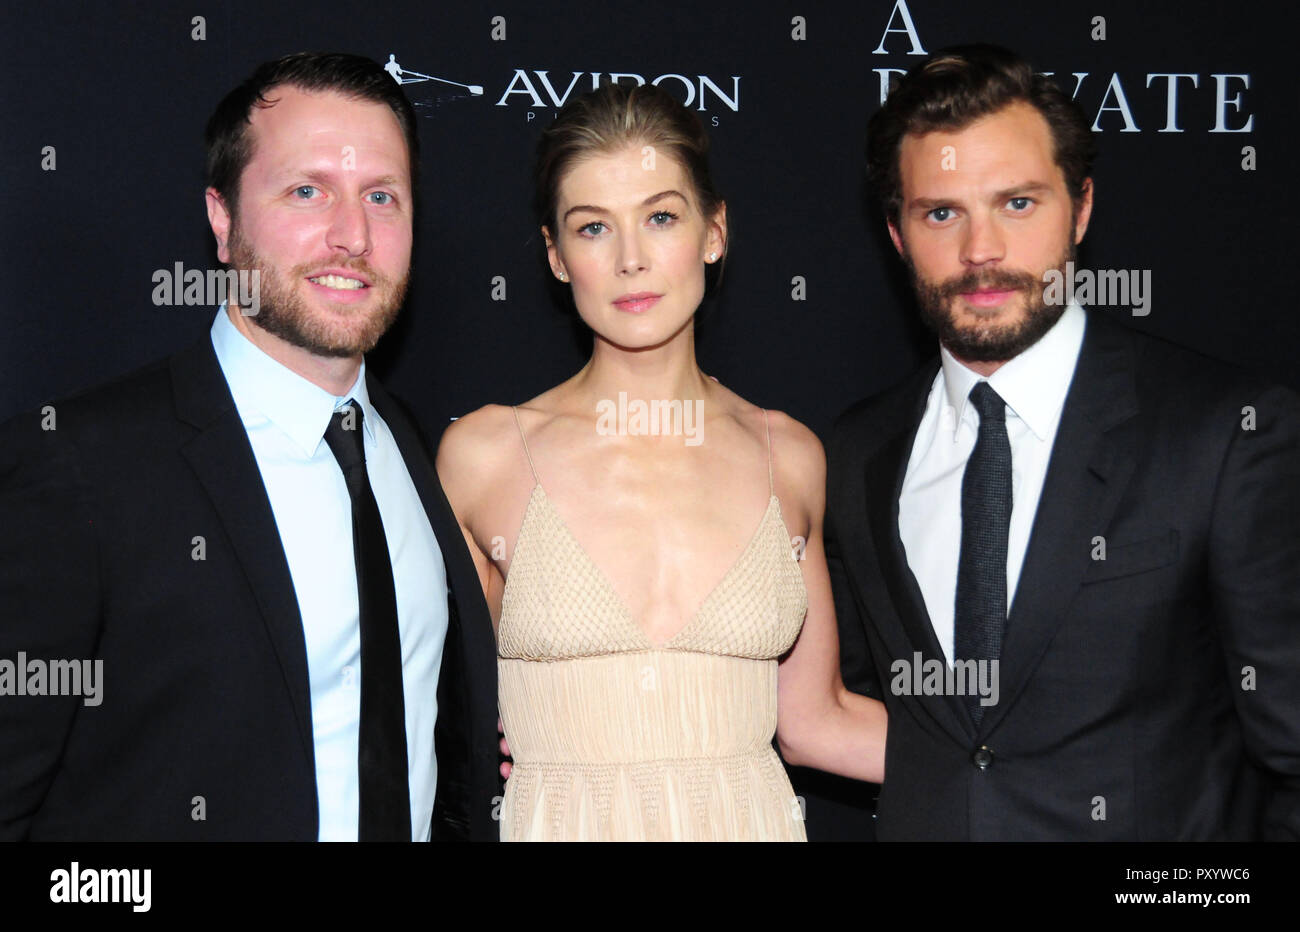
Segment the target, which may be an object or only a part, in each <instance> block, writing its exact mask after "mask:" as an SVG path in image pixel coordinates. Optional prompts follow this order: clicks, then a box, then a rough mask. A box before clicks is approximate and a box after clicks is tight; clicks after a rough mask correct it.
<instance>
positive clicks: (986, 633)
mask: <svg viewBox="0 0 1300 932" xmlns="http://www.w3.org/2000/svg"><path fill="white" fill-rule="evenodd" d="M970 400H971V403H972V404H973V405H974V406H975V409H976V410H977V411H979V415H980V429H979V438H978V439H977V440H976V441H975V449H974V450H972V451H971V455H970V459H968V460H967V461H966V472H965V474H964V475H963V476H962V480H961V557H960V558H959V559H958V562H957V605H956V614H955V625H954V627H955V630H954V638H953V639H954V642H955V653H956V657H955V658H954V660H995V659H997V658H998V656H999V655H1000V654H1001V653H1002V629H1003V627H1004V626H1005V625H1006V621H1007V536H1008V533H1009V530H1010V527H1011V442H1010V441H1009V440H1008V439H1007V412H1006V403H1005V402H1004V401H1003V400H1002V397H1001V396H1000V395H999V394H998V393H997V392H995V391H994V390H993V389H992V387H991V386H990V385H989V383H988V382H980V383H979V384H977V385H976V386H975V387H974V388H973V389H971V393H970ZM965 698H966V706H967V708H969V709H970V713H971V718H973V719H974V720H975V724H976V725H979V723H980V719H981V718H983V715H984V707H983V706H982V705H980V696H979V693H978V691H977V690H974V689H969V688H968V689H967V690H966V697H965Z"/></svg>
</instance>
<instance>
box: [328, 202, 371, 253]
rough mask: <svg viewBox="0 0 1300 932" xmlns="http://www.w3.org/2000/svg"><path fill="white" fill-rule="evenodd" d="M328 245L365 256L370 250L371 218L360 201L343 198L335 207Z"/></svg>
mask: <svg viewBox="0 0 1300 932" xmlns="http://www.w3.org/2000/svg"><path fill="white" fill-rule="evenodd" d="M326 237H327V239H328V243H327V245H328V246H329V247H330V248H331V249H342V250H344V251H345V252H347V254H348V255H349V256H364V255H365V254H366V253H368V252H370V218H369V217H367V216H366V209H365V207H364V205H362V204H361V203H360V202H359V201H354V200H351V199H347V198H343V199H340V201H339V202H338V204H336V205H335V207H334V215H333V217H332V218H331V222H330V226H329V230H328V231H326Z"/></svg>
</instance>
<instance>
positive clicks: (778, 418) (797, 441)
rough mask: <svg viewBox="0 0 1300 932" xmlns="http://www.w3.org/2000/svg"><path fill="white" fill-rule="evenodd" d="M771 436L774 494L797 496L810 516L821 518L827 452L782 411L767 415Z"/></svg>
mask: <svg viewBox="0 0 1300 932" xmlns="http://www.w3.org/2000/svg"><path fill="white" fill-rule="evenodd" d="M767 423H768V429H769V430H770V431H771V433H772V472H773V475H774V478H775V480H776V486H777V492H778V494H780V492H781V490H782V489H784V490H786V494H787V495H793V496H797V498H798V499H799V501H800V502H801V503H802V504H803V506H804V507H805V508H806V509H807V510H808V512H809V513H810V514H811V515H820V513H821V508H822V505H823V503H824V502H825V498H826V451H825V449H824V448H823V447H822V442H821V439H820V438H819V437H818V436H817V434H816V433H814V432H813V431H812V429H810V428H809V427H808V426H807V425H805V424H803V423H802V422H800V421H798V420H796V419H794V418H792V417H791V416H790V415H788V414H786V413H785V412H784V411H773V410H769V411H768V412H767Z"/></svg>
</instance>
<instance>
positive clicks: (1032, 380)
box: [898, 303, 1087, 664]
mask: <svg viewBox="0 0 1300 932" xmlns="http://www.w3.org/2000/svg"><path fill="white" fill-rule="evenodd" d="M1086 323H1087V317H1086V316H1085V314H1084V312H1083V308H1081V307H1080V306H1079V305H1078V304H1074V303H1071V304H1070V305H1069V306H1068V307H1067V308H1066V309H1065V312H1064V313H1063V314H1062V315H1061V318H1060V320H1058V321H1057V322H1056V324H1055V325H1054V326H1053V327H1052V329H1051V330H1049V331H1048V332H1047V333H1046V334H1044V335H1043V337H1042V339H1040V340H1039V341H1038V342H1037V343H1035V344H1034V345H1033V346H1031V347H1029V349H1027V350H1025V351H1024V352H1023V353H1021V354H1020V355H1019V356H1017V357H1016V358H1015V359H1012V360H1009V361H1008V362H1006V363H1004V364H1003V365H1002V366H1001V367H1000V368H999V369H998V370H997V371H996V372H994V373H993V375H991V376H990V377H989V378H988V379H987V380H986V381H988V383H989V385H991V386H992V388H993V390H994V391H996V392H997V393H998V394H999V395H1001V396H1002V400H1003V401H1005V402H1006V405H1007V438H1008V440H1009V441H1010V443H1011V496H1012V497H1011V527H1010V533H1009V536H1008V542H1007V603H1008V609H1009V608H1010V605H1011V604H1012V603H1014V601H1015V593H1016V585H1017V583H1019V581H1020V568H1021V566H1022V565H1023V564H1024V559H1025V547H1026V545H1027V544H1028V542H1029V533H1030V531H1031V530H1032V529H1033V524H1034V515H1035V513H1036V512H1037V511H1038V497H1039V495H1040V494H1041V493H1042V491H1043V480H1044V478H1045V477H1046V475H1047V464H1048V460H1049V459H1050V458H1051V455H1052V444H1053V443H1054V442H1055V440H1056V428H1057V426H1058V425H1059V424H1060V422H1061V410H1062V408H1063V407H1064V405H1065V396H1066V393H1067V392H1068V391H1069V388H1070V381H1071V379H1072V378H1073V377H1074V367H1075V364H1076V363H1077V362H1078V361H1079V350H1080V348H1081V347H1082V346H1083V331H1084V327H1085V324H1086ZM940 354H941V357H942V363H941V367H940V371H939V372H938V374H936V375H935V378H934V384H933V385H932V386H931V388H930V395H929V398H928V399H927V401H926V405H925V414H924V415H922V417H921V425H920V428H919V429H918V430H917V432H916V440H915V441H914V442H913V443H912V455H911V457H910V459H908V462H907V472H906V474H905V475H904V478H903V490H902V492H901V493H900V495H899V497H898V533H899V536H900V537H901V538H902V541H903V549H904V550H905V551H906V553H907V565H908V566H909V567H910V568H911V570H912V575H913V576H915V577H916V581H917V584H918V585H919V586H920V589H921V595H922V596H924V598H925V607H926V610H927V611H928V612H929V614H930V622H931V624H933V625H934V633H935V636H936V637H937V638H938V640H939V646H940V647H941V648H942V649H943V653H944V656H945V657H946V658H947V660H948V663H949V664H951V663H952V662H953V617H954V615H955V608H956V606H955V602H956V598H957V563H958V559H959V558H960V556H961V483H962V476H963V475H964V474H965V471H966V460H967V459H969V458H970V455H971V451H972V450H974V448H975V441H976V439H977V437H978V435H979V412H978V411H976V410H975V408H974V406H973V405H971V404H970V400H969V396H970V392H971V389H972V388H974V387H975V384H976V383H977V382H980V381H985V379H984V377H983V376H981V375H979V374H978V373H976V372H973V371H971V370H970V369H968V368H966V367H965V366H964V365H962V364H961V363H960V362H958V361H957V360H956V359H955V358H954V357H953V355H952V354H951V353H949V352H948V350H947V349H941V350H940ZM962 659H964V658H962Z"/></svg>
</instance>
